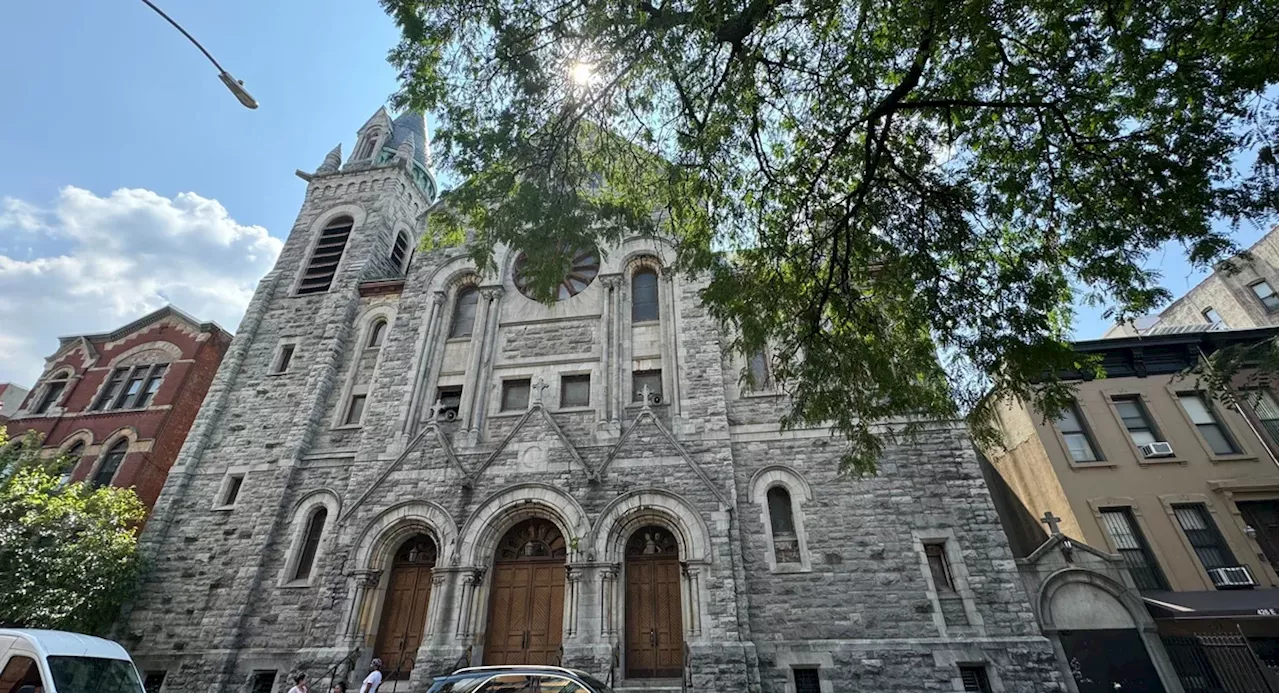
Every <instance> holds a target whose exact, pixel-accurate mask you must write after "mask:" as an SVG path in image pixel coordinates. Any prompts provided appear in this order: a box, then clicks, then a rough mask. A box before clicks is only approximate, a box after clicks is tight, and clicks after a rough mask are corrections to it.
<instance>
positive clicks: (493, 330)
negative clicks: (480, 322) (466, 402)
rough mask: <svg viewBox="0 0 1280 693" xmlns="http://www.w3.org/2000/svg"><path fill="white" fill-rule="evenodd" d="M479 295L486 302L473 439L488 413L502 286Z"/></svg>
mask: <svg viewBox="0 0 1280 693" xmlns="http://www.w3.org/2000/svg"><path fill="white" fill-rule="evenodd" d="M481 296H482V297H483V298H484V300H485V302H486V303H487V304H488V309H487V310H486V311H485V326H484V343H483V345H482V347H481V354H480V372H479V376H478V380H479V382H478V383H477V384H476V399H475V414H474V416H473V417H472V419H471V420H472V421H473V422H474V423H473V424H472V426H471V430H472V432H473V433H474V434H475V440H479V439H480V431H482V430H484V422H485V419H486V418H487V417H488V414H489V391H490V390H491V389H492V388H491V387H490V385H492V383H493V354H494V352H495V351H496V350H497V348H498V344H497V342H498V321H499V319H500V318H501V316H502V311H501V310H499V307H500V304H501V302H502V287H500V286H494V287H490V288H487V289H484V290H483V291H482V292H481Z"/></svg>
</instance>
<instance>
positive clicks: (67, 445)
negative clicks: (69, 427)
mask: <svg viewBox="0 0 1280 693" xmlns="http://www.w3.org/2000/svg"><path fill="white" fill-rule="evenodd" d="M76 443H84V449H85V452H86V453H88V451H89V447H90V446H92V445H93V431H90V430H89V429H87V428H81V429H77V430H75V431H72V432H71V433H70V434H69V435H67V437H65V438H63V439H62V442H61V443H58V451H57V452H56V453H55V454H56V455H63V454H66V452H67V450H70V449H71V446H73V445H75V444H76Z"/></svg>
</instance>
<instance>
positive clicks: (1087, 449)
mask: <svg viewBox="0 0 1280 693" xmlns="http://www.w3.org/2000/svg"><path fill="white" fill-rule="evenodd" d="M1057 423H1058V432H1059V433H1061V434H1062V439H1063V440H1064V441H1066V443H1067V450H1068V451H1069V452H1070V453H1071V459H1073V460H1075V461H1076V462H1097V461H1099V460H1101V459H1102V458H1101V457H1099V456H1098V449H1097V447H1095V446H1094V444H1093V436H1092V435H1091V434H1090V432H1089V429H1088V428H1087V427H1086V426H1085V424H1084V416H1083V415H1082V414H1081V413H1080V407H1079V406H1078V405H1077V404H1076V403H1075V402H1072V403H1071V404H1070V406H1068V407H1067V408H1066V409H1063V410H1062V413H1061V414H1059V415H1058V422H1057Z"/></svg>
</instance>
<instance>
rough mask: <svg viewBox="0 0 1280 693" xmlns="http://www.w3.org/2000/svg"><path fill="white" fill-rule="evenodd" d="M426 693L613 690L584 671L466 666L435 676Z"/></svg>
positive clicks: (593, 692) (607, 692)
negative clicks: (444, 674) (450, 672)
mask: <svg viewBox="0 0 1280 693" xmlns="http://www.w3.org/2000/svg"><path fill="white" fill-rule="evenodd" d="M427 693H614V692H613V689H612V688H610V687H609V686H608V685H607V684H605V683H604V682H603V681H601V680H600V679H597V678H596V677H594V676H592V675H591V674H588V673H587V672H585V671H578V670H576V669H565V668H562V667H544V666H492V667H467V668H466V669H459V670H457V671H455V672H453V673H452V674H449V675H448V676H437V677H436V678H435V680H433V681H432V682H431V688H430V689H429V690H428V691H427Z"/></svg>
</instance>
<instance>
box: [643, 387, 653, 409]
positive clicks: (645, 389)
mask: <svg viewBox="0 0 1280 693" xmlns="http://www.w3.org/2000/svg"><path fill="white" fill-rule="evenodd" d="M651 394H653V390H651V389H649V383H645V384H644V387H642V388H640V402H641V406H642V407H644V408H645V409H648V408H649V395H651Z"/></svg>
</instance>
